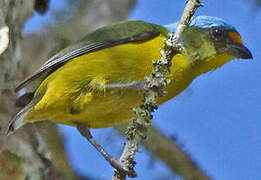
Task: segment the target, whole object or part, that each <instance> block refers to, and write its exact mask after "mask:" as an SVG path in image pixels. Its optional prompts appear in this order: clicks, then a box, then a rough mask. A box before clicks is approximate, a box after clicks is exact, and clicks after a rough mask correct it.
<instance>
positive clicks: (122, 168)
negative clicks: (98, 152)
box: [108, 157, 137, 178]
mask: <svg viewBox="0 0 261 180" xmlns="http://www.w3.org/2000/svg"><path fill="white" fill-rule="evenodd" d="M108 162H109V163H110V164H111V166H112V167H114V168H115V169H117V170H118V171H120V172H123V173H125V174H127V175H128V177H130V178H135V177H137V173H136V172H135V171H134V170H133V167H132V166H131V167H129V166H126V165H124V164H123V163H122V162H121V161H120V160H119V159H116V158H113V157H110V158H109V159H108Z"/></svg>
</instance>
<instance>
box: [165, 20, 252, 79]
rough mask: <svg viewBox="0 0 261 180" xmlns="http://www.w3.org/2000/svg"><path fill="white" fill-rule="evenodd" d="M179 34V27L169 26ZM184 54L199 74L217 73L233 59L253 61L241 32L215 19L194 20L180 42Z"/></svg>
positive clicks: (169, 28)
mask: <svg viewBox="0 0 261 180" xmlns="http://www.w3.org/2000/svg"><path fill="white" fill-rule="evenodd" d="M166 27H167V29H168V30H170V31H173V30H175V27H176V24H170V25H167V26H166ZM180 44H181V45H182V46H183V47H184V48H183V49H184V50H183V52H182V54H184V55H185V56H186V57H187V59H188V61H190V64H191V65H192V66H196V67H198V68H195V69H197V73H198V74H202V73H205V72H208V71H210V70H213V69H216V68H218V67H220V66H222V65H223V64H225V63H226V62H228V61H230V60H231V59H235V58H240V59H252V58H253V57H252V54H251V52H250V51H249V50H248V49H247V48H246V47H245V46H244V45H243V41H242V39H241V36H240V34H239V33H238V32H237V30H236V29H235V28H234V27H233V26H231V25H229V24H227V23H226V22H225V21H223V20H222V19H219V18H215V17H209V16H197V17H194V18H193V19H192V21H191V23H190V27H189V28H187V29H186V30H185V31H184V32H183V34H182V37H181V39H180Z"/></svg>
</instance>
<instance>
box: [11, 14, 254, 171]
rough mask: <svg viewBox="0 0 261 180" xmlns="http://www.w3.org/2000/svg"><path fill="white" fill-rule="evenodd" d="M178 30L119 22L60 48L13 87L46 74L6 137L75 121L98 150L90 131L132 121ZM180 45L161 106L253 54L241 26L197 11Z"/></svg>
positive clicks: (114, 162) (116, 164) (27, 97)
mask: <svg viewBox="0 0 261 180" xmlns="http://www.w3.org/2000/svg"><path fill="white" fill-rule="evenodd" d="M176 27H177V23H172V24H169V25H166V26H161V25H157V24H152V23H148V22H144V21H139V20H129V21H122V22H117V23H114V24H111V25H108V26H105V27H101V28H99V29H97V30H95V31H93V32H92V33H90V34H87V35H86V36H85V37H84V38H83V39H82V40H80V41H79V42H76V43H75V44H73V45H71V46H69V47H68V48H65V49H64V50H62V51H60V52H58V53H57V54H56V55H54V56H53V57H51V58H50V59H48V60H47V61H46V62H45V63H44V64H43V65H42V66H41V67H40V68H39V69H38V70H37V71H36V72H34V73H32V74H31V75H29V76H28V77H27V78H26V79H25V80H24V81H22V82H21V83H19V84H18V85H17V87H16V88H15V91H19V90H21V89H22V88H24V87H27V86H28V85H29V84H30V83H31V82H33V81H35V80H36V79H41V81H40V83H39V85H38V87H37V88H36V89H35V90H34V91H33V92H28V93H26V94H24V95H22V96H21V97H20V98H18V102H19V100H20V101H22V100H23V101H25V100H26V103H24V105H25V107H23V108H22V109H21V110H20V111H19V112H18V113H17V114H16V115H15V116H14V118H13V119H12V120H11V123H10V124H9V126H8V128H7V134H11V133H13V132H14V131H16V130H17V129H19V128H20V127H21V126H23V125H25V124H27V123H32V122H36V121H43V120H51V121H53V122H55V123H59V124H65V125H71V126H76V127H77V129H78V130H79V131H80V133H81V134H82V135H83V136H85V137H86V138H87V139H88V140H89V141H90V142H91V143H92V145H94V146H95V147H96V148H97V149H98V150H99V147H100V146H99V145H97V143H96V142H95V141H94V139H93V137H92V136H91V134H90V131H89V129H92V128H106V127H111V126H115V125H118V124H121V123H125V122H128V121H129V120H131V118H132V117H133V115H134V114H133V110H132V109H133V108H134V107H136V106H138V105H140V104H141V102H142V99H143V94H144V91H145V90H144V89H143V82H144V77H146V76H148V75H149V74H150V73H151V71H152V69H153V65H152V61H153V60H157V59H159V58H160V57H161V54H160V51H159V49H160V48H162V47H163V46H164V41H163V40H164V39H165V38H167V37H168V33H169V32H172V31H175V29H176ZM179 44H180V45H181V47H182V48H181V51H180V53H178V54H176V55H175V56H174V57H173V58H172V66H171V67H170V73H169V74H168V78H169V79H170V83H169V84H168V85H167V87H166V89H165V91H166V94H165V95H164V96H163V97H160V98H158V100H157V103H158V104H162V103H164V102H166V101H168V100H170V99H172V98H174V97H176V96H177V95H178V94H180V93H181V92H183V91H184V90H185V89H186V88H187V87H188V86H189V84H190V83H191V82H192V81H193V80H194V79H195V78H196V77H198V76H200V75H202V74H204V73H207V72H209V71H213V70H216V69H218V68H219V67H222V66H223V65H224V64H226V63H227V62H229V61H231V60H233V59H253V56H252V54H251V52H250V50H249V49H248V48H247V47H246V46H245V45H244V44H243V41H242V38H241V36H240V34H239V32H238V31H237V30H236V28H235V27H234V26H232V25H230V24H228V23H227V22H225V21H224V20H222V19H220V18H216V17H210V16H194V17H193V18H192V20H191V22H190V25H189V27H188V28H186V29H185V30H184V32H183V33H182V35H181V38H180V40H179ZM100 152H101V151H100ZM101 153H103V152H101ZM103 155H104V157H105V159H106V160H108V161H109V162H110V164H112V166H113V167H116V168H119V169H124V168H122V167H121V165H119V162H118V161H117V160H115V159H114V158H112V157H111V156H109V155H108V154H106V153H105V154H103Z"/></svg>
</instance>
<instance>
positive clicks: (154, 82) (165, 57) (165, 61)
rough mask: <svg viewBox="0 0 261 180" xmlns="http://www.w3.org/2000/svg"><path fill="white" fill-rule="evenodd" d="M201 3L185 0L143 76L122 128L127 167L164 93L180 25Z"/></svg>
mask: <svg viewBox="0 0 261 180" xmlns="http://www.w3.org/2000/svg"><path fill="white" fill-rule="evenodd" d="M199 6H202V5H201V4H200V2H199V0H188V1H187V4H186V7H185V9H184V12H183V14H182V17H181V19H180V21H179V24H178V26H177V30H176V31H175V32H172V33H171V34H170V35H169V38H168V40H166V41H165V46H164V50H161V51H160V53H161V56H162V57H161V59H159V60H157V61H154V62H153V65H154V70H153V71H152V73H151V75H150V76H149V77H146V78H145V80H144V85H145V89H149V91H147V92H145V93H144V99H143V103H142V105H140V106H138V107H136V108H134V112H135V114H136V116H135V117H134V118H133V120H132V123H131V124H130V125H129V127H128V130H127V132H126V137H127V142H126V144H125V147H124V150H123V153H122V155H121V158H120V160H121V162H122V163H123V164H124V165H125V166H127V167H129V168H134V165H135V163H134V157H135V154H136V152H137V151H138V145H139V142H140V141H141V140H142V139H144V138H146V137H147V131H148V129H149V128H150V126H151V119H152V115H151V112H153V111H154V110H155V109H157V104H156V98H158V97H161V96H163V95H164V88H165V87H166V85H167V84H168V83H169V79H168V78H167V77H166V75H167V73H168V72H169V68H170V66H171V64H172V62H171V60H172V57H173V56H174V55H175V54H177V53H179V52H180V48H179V47H180V46H179V44H178V41H179V39H180V37H181V34H182V32H183V31H184V29H185V28H186V27H187V26H188V25H189V23H190V19H191V18H192V16H193V14H194V12H195V11H196V9H197V8H198V7H199ZM122 179H126V174H125V173H124V172H121V171H119V170H115V174H114V176H113V180H122Z"/></svg>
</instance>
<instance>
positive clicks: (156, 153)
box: [116, 125, 211, 180]
mask: <svg viewBox="0 0 261 180" xmlns="http://www.w3.org/2000/svg"><path fill="white" fill-rule="evenodd" d="M126 128H127V126H126V125H121V126H117V127H116V130H117V131H118V132H119V133H120V134H121V135H124V132H125V130H126ZM141 144H142V145H143V146H144V148H145V149H147V151H148V152H149V153H151V154H152V155H153V157H155V158H158V159H159V160H161V161H162V162H163V163H165V164H166V165H167V166H168V167H169V169H170V170H171V171H172V172H173V173H174V174H177V175H179V176H180V177H182V178H183V179H185V180H210V179H211V178H210V177H209V176H208V175H207V174H206V173H205V172H203V171H202V170H201V169H200V167H199V166H198V164H197V163H196V162H195V161H194V160H193V159H192V158H191V157H190V154H189V153H187V152H186V151H184V150H183V149H182V147H180V144H179V142H178V139H176V138H175V137H174V138H168V137H166V136H165V135H164V134H163V133H161V132H160V131H159V130H157V129H156V128H155V127H151V128H150V129H149V131H148V134H147V138H146V139H144V140H142V141H141Z"/></svg>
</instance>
